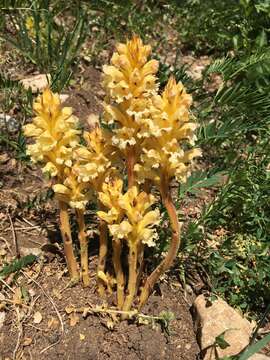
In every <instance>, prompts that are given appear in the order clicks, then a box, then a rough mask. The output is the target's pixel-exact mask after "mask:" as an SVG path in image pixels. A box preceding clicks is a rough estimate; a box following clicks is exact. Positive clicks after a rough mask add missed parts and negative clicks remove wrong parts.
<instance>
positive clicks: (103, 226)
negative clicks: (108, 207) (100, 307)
mask: <svg viewBox="0 0 270 360" xmlns="http://www.w3.org/2000/svg"><path fill="white" fill-rule="evenodd" d="M99 207H100V209H103V206H102V204H101V203H100V204H99ZM107 252H108V227H107V223H106V222H105V221H104V220H101V219H100V220H99V258H98V271H97V273H98V274H99V273H100V272H102V273H104V274H105V267H106V256H107ZM97 281H98V292H99V295H100V296H104V293H105V284H104V281H103V280H102V279H101V278H98V280H97Z"/></svg>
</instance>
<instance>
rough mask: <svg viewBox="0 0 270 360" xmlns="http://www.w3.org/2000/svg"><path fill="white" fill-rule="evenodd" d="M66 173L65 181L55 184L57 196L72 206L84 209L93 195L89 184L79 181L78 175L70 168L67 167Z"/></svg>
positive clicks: (54, 188) (54, 189)
mask: <svg viewBox="0 0 270 360" xmlns="http://www.w3.org/2000/svg"><path fill="white" fill-rule="evenodd" d="M64 174H65V180H64V183H63V184H55V185H54V186H53V191H54V192H55V196H56V198H57V199H58V200H60V201H63V202H65V203H67V204H69V205H70V207H72V208H75V209H80V210H84V209H85V207H86V205H87V203H88V201H89V200H90V197H91V194H90V191H89V187H88V185H87V184H85V183H80V182H78V179H77V177H76V175H75V174H74V173H73V172H72V170H70V169H69V168H66V169H65V171H64Z"/></svg>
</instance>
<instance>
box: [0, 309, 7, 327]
mask: <svg viewBox="0 0 270 360" xmlns="http://www.w3.org/2000/svg"><path fill="white" fill-rule="evenodd" d="M5 318H6V313H5V312H4V311H0V329H1V327H2V326H3V325H4V322H5Z"/></svg>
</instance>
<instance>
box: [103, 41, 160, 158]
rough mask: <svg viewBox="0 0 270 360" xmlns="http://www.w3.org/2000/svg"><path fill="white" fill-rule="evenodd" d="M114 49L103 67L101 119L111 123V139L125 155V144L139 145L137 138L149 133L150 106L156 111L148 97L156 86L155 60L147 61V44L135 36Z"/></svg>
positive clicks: (149, 49) (156, 68)
mask: <svg viewBox="0 0 270 360" xmlns="http://www.w3.org/2000/svg"><path fill="white" fill-rule="evenodd" d="M116 49H117V51H116V52H115V53H114V54H113V56H112V59H111V65H107V66H104V67H103V85H104V87H105V89H106V91H107V97H106V99H105V104H104V120H105V121H106V122H107V123H108V124H114V127H113V130H112V131H113V136H112V142H113V144H114V145H115V146H117V147H118V148H119V149H120V150H121V152H123V153H124V154H125V155H126V149H127V148H131V147H132V148H134V147H136V146H137V147H139V146H140V143H141V139H143V138H144V137H149V136H151V134H150V133H149V128H151V124H152V120H151V116H152V114H151V110H152V111H156V108H155V107H154V106H152V101H151V97H152V96H153V95H156V91H157V88H158V85H157V81H156V76H155V74H156V72H157V70H158V61H156V60H150V61H148V57H149V55H150V53H151V47H150V46H148V45H144V44H143V43H142V40H141V39H140V38H139V37H138V36H134V37H133V38H132V39H131V40H130V41H127V43H126V44H118V45H117V48H116ZM150 107H151V110H149V108H150ZM149 123H150V125H149ZM135 154H136V151H135Z"/></svg>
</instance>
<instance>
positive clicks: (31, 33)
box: [0, 0, 86, 90]
mask: <svg viewBox="0 0 270 360" xmlns="http://www.w3.org/2000/svg"><path fill="white" fill-rule="evenodd" d="M56 5H57V4H56ZM56 5H55V6H54V4H53V3H52V4H51V3H50V1H48V0H42V1H33V2H26V4H25V6H24V7H23V8H21V7H18V4H17V5H16V6H13V7H12V6H10V7H8V8H5V10H2V11H4V13H5V19H6V25H5V27H4V28H3V30H2V31H1V34H0V36H1V37H2V39H4V40H6V41H7V42H9V43H10V44H11V45H12V46H14V47H15V48H16V49H17V50H18V51H19V52H20V53H21V54H22V55H23V56H24V57H25V58H27V59H28V60H30V61H31V62H32V63H33V64H35V65H36V66H37V68H38V69H39V70H40V71H41V72H43V73H44V72H45V73H46V74H47V73H49V74H50V76H51V79H52V87H53V88H54V89H55V90H61V89H62V88H63V87H64V86H65V85H66V84H67V83H68V82H69V80H70V78H71V75H72V66H73V65H74V62H75V59H76V56H77V55H78V51H79V49H80V47H81V45H82V44H83V42H84V39H85V34H86V33H85V30H86V26H85V25H86V18H85V14H84V11H83V9H82V7H81V6H79V7H78V8H77V10H76V12H75V13H74V18H73V19H72V22H71V25H69V26H67V25H65V26H64V25H62V24H61V23H60V22H59V21H57V17H58V16H59V13H62V12H64V10H65V8H62V9H61V8H60V9H59V7H58V6H56Z"/></svg>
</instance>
